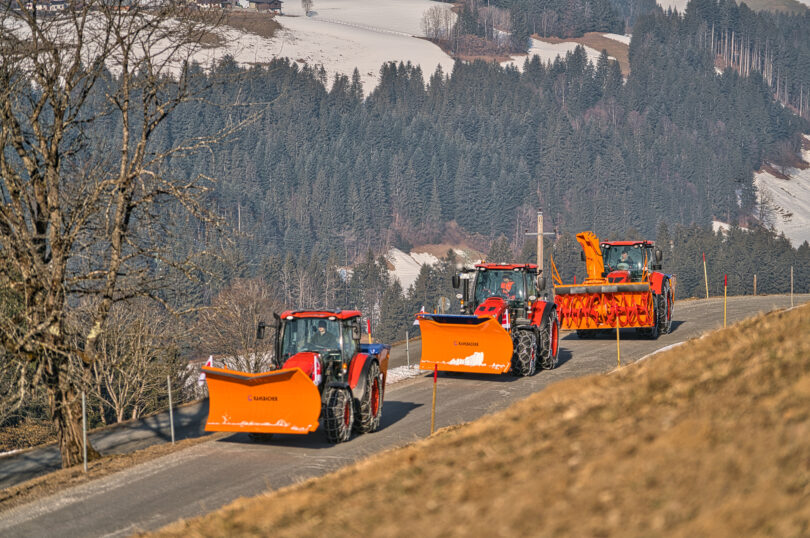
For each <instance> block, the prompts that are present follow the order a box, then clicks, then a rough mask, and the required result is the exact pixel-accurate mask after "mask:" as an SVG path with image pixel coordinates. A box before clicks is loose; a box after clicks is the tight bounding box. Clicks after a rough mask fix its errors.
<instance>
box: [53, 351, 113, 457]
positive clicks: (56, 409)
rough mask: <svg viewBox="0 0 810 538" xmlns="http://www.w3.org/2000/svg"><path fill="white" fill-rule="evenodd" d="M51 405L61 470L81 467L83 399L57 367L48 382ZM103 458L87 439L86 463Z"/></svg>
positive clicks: (61, 369) (64, 372)
mask: <svg viewBox="0 0 810 538" xmlns="http://www.w3.org/2000/svg"><path fill="white" fill-rule="evenodd" d="M48 405H49V406H50V410H51V416H52V417H53V423H54V424H55V425H56V430H57V443H58V445H59V452H60V453H61V455H62V468H67V467H72V466H74V465H78V464H80V463H82V461H83V457H82V447H83V439H82V397H81V394H80V393H79V392H78V391H77V390H76V387H75V386H74V384H73V382H72V381H71V380H70V379H69V377H68V373H67V372H66V371H64V369H63V368H59V367H57V371H56V372H54V375H51V376H49V378H48ZM100 457H101V455H100V454H99V453H98V452H96V450H95V449H94V448H93V445H91V444H90V440H89V439H88V441H87V461H92V460H95V459H98V458H100Z"/></svg>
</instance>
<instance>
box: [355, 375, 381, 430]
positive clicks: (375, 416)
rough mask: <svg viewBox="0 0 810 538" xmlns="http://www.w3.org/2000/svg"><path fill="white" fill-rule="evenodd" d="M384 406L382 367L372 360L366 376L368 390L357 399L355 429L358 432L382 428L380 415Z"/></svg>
mask: <svg viewBox="0 0 810 538" xmlns="http://www.w3.org/2000/svg"><path fill="white" fill-rule="evenodd" d="M382 407H383V386H382V375H381V374H380V367H379V366H377V363H376V362H372V363H371V365H370V366H369V367H368V374H367V376H366V391H365V394H363V398H362V399H360V400H358V401H357V419H356V420H355V421H354V431H356V432H358V433H369V432H375V431H377V430H378V429H379V428H380V417H382Z"/></svg>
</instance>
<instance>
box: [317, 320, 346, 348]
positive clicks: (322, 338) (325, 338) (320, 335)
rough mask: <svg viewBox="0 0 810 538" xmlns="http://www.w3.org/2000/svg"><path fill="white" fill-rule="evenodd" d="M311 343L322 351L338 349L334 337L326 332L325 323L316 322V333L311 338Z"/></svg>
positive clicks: (322, 321)
mask: <svg viewBox="0 0 810 538" xmlns="http://www.w3.org/2000/svg"><path fill="white" fill-rule="evenodd" d="M312 343H313V344H315V345H316V346H318V347H321V348H323V349H339V348H340V346H339V345H338V341H337V338H335V335H334V334H332V333H330V332H329V331H327V330H326V321H324V320H321V321H319V322H318V331H317V332H316V333H315V336H313V337H312Z"/></svg>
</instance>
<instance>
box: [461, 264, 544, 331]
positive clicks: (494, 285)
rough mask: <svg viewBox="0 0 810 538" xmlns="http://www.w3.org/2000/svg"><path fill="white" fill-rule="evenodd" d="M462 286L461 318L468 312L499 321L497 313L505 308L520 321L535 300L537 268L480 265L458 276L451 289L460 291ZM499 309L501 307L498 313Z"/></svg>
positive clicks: (529, 266) (531, 266) (515, 265)
mask: <svg viewBox="0 0 810 538" xmlns="http://www.w3.org/2000/svg"><path fill="white" fill-rule="evenodd" d="M461 282H463V290H462V293H460V294H459V295H460V297H459V299H460V300H461V305H462V310H461V312H462V314H463V313H465V312H470V313H475V314H476V315H489V316H492V317H495V318H499V317H500V316H499V314H502V312H500V311H499V312H496V310H505V309H507V308H508V309H509V310H510V311H511V315H512V316H519V317H521V318H523V317H526V315H527V313H528V311H529V309H530V307H529V305H530V304H532V303H533V302H534V301H536V300H537V296H538V278H537V266H536V265H534V264H503V263H481V264H477V265H476V266H475V268H474V269H472V270H467V271H466V272H462V274H461V275H457V276H456V277H455V278H454V279H453V285H454V287H456V288H458V287H460V285H461ZM471 282H472V284H470V283H471ZM470 288H472V289H470ZM465 301H466V302H467V304H465ZM498 305H502V307H501V308H500V309H499V308H498Z"/></svg>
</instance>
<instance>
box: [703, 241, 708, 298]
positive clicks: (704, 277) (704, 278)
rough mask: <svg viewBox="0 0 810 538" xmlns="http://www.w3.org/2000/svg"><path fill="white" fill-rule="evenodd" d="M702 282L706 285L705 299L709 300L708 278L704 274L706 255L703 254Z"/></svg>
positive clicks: (706, 274) (705, 273)
mask: <svg viewBox="0 0 810 538" xmlns="http://www.w3.org/2000/svg"><path fill="white" fill-rule="evenodd" d="M703 281H704V282H705V283H706V298H707V299H708V298H709V276H708V273H707V272H706V253H705V252H704V253H703Z"/></svg>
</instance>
